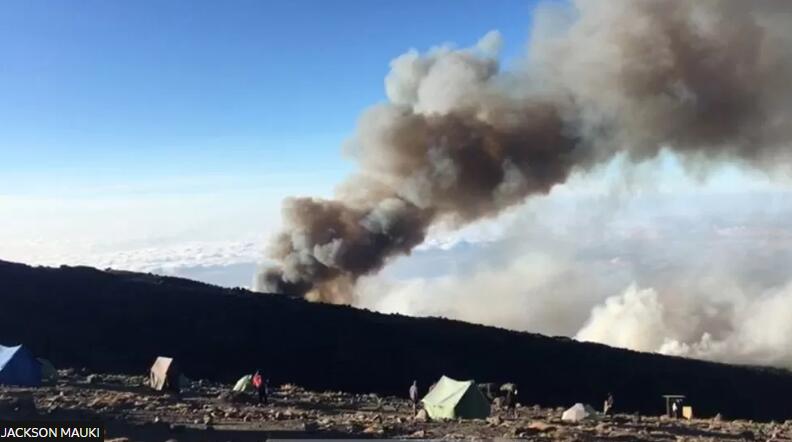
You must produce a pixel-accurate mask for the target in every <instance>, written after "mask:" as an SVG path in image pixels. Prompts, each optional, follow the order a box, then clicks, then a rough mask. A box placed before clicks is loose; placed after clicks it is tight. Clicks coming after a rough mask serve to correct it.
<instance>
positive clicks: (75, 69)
mask: <svg viewBox="0 0 792 442" xmlns="http://www.w3.org/2000/svg"><path fill="white" fill-rule="evenodd" d="M535 5H536V2H534V1H526V0H519V1H515V0H500V1H498V2H497V7H493V4H491V3H489V2H483V1H479V0H448V1H432V2H422V1H407V2H387V1H343V2H325V1H318V0H317V1H307V0H304V1H287V2H281V1H278V2H275V1H249V0H234V1H232V2H216V1H192V0H191V1H181V0H168V1H159V0H157V1H152V0H141V1H105V0H102V1H93V0H86V1H81V2H68V1H60V0H51V1H40V0H9V1H4V2H0V55H2V56H0V97H2V100H0V122H2V123H0V125H2V130H0V259H2V258H6V259H15V260H21V261H26V262H31V263H46V264H57V263H62V262H65V263H88V264H94V265H99V264H101V263H107V262H110V263H111V264H113V265H118V266H121V267H123V266H131V267H135V268H138V267H141V266H140V265H138V264H136V262H137V261H135V262H132V263H126V261H124V260H123V259H122V260H120V261H118V260H116V255H117V254H126V253H127V252H128V251H129V250H135V251H136V252H134V253H133V254H134V255H135V256H137V257H141V256H146V258H145V259H144V261H147V260H148V259H149V258H148V256H161V255H166V256H170V255H177V256H182V257H183V256H184V255H185V252H184V251H185V250H194V249H195V248H196V247H198V248H200V247H203V246H199V245H195V244H196V243H205V242H215V243H217V244H219V245H218V246H217V247H218V248H220V249H223V250H226V248H228V247H231V248H232V249H234V250H237V249H239V250H237V252H229V253H230V254H233V253H238V254H240V255H242V256H244V257H245V259H247V260H248V261H251V260H252V259H253V256H254V255H255V256H260V255H261V250H262V249H263V246H262V243H263V241H264V238H266V237H268V236H269V235H271V234H272V233H273V231H274V230H275V229H276V228H277V225H278V223H279V213H280V202H281V200H282V199H283V198H284V197H286V196H289V195H318V196H329V195H331V194H332V192H333V188H334V186H335V185H336V184H337V183H338V182H340V181H341V180H342V179H343V177H344V176H346V175H347V174H348V173H349V172H350V171H352V170H353V169H354V165H353V164H351V163H350V162H349V161H348V160H347V159H345V158H344V157H343V156H342V154H341V146H342V144H343V142H344V140H345V139H346V138H347V137H349V136H350V135H351V134H352V131H353V130H354V127H355V124H356V121H357V118H358V115H359V114H360V112H361V111H362V110H363V109H365V108H366V107H367V106H370V105H372V104H375V103H377V102H378V101H381V100H383V99H384V97H385V95H384V86H383V79H384V77H385V74H386V73H387V72H388V69H389V62H390V60H392V59H393V58H395V57H396V56H398V55H400V54H402V53H404V52H405V51H407V50H408V49H410V48H417V49H419V50H426V49H428V48H430V47H432V46H436V45H440V44H444V43H454V44H457V45H460V46H468V45H471V44H473V43H475V42H476V41H477V40H478V39H479V38H480V37H481V36H482V35H484V34H485V33H486V32H488V31H490V30H492V29H497V30H499V31H500V32H501V33H502V35H503V36H504V40H505V45H504V50H503V56H504V60H508V59H511V58H514V57H515V56H517V55H518V54H520V53H521V52H522V51H523V47H524V44H525V42H526V40H527V36H528V34H529V31H530V21H531V11H532V10H533V8H534V7H535ZM229 243H232V244H235V245H231V246H229ZM251 244H253V245H251ZM235 247H236V249H235ZM141 250H143V251H144V252H139V251H141ZM174 250H175V251H174ZM108 254H110V255H109V257H108ZM114 254H116V255H114ZM125 256H126V255H125ZM152 259H154V258H152ZM154 261H156V259H154ZM191 262H196V261H195V260H191ZM197 262H199V263H200V259H198V260H197ZM154 265H156V264H154ZM142 267H145V266H142Z"/></svg>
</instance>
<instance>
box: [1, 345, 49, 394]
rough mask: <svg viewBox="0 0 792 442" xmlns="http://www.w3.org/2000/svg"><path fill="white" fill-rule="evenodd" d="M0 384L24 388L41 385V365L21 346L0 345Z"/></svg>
mask: <svg viewBox="0 0 792 442" xmlns="http://www.w3.org/2000/svg"><path fill="white" fill-rule="evenodd" d="M0 384H5V385H20V386H24V387H35V386H38V385H41V364H40V363H39V361H37V360H36V358H35V357H33V354H32V353H31V352H30V351H29V350H28V349H27V348H25V347H23V346H21V345H17V346H16V347H3V346H2V345H0Z"/></svg>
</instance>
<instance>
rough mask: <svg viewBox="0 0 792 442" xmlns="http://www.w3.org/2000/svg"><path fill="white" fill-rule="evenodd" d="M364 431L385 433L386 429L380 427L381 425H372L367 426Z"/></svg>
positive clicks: (367, 432) (366, 432)
mask: <svg viewBox="0 0 792 442" xmlns="http://www.w3.org/2000/svg"><path fill="white" fill-rule="evenodd" d="M363 433H365V434H383V433H385V430H383V429H382V427H380V426H379V425H372V426H370V427H366V429H365V430H363Z"/></svg>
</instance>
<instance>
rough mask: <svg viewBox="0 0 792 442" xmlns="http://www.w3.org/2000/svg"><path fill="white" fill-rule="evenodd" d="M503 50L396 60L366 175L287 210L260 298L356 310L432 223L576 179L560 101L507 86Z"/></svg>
mask: <svg viewBox="0 0 792 442" xmlns="http://www.w3.org/2000/svg"><path fill="white" fill-rule="evenodd" d="M499 44H500V37H499V36H498V34H496V33H490V34H488V35H487V36H485V37H484V38H483V39H482V40H481V41H480V42H479V43H478V45H477V46H476V47H474V48H471V49H465V50H449V49H440V50H436V51H434V52H432V53H430V54H428V55H425V56H420V55H419V54H417V53H416V52H408V53H407V54H405V55H403V56H401V57H399V58H397V59H396V60H394V61H393V62H392V64H391V67H392V71H391V73H390V74H389V75H388V78H387V79H386V87H387V92H388V97H389V99H390V102H389V103H386V104H382V105H379V106H376V107H373V108H371V109H369V110H368V111H367V112H366V113H365V114H364V115H363V116H362V118H361V120H360V124H359V127H358V132H357V135H356V138H355V142H354V145H353V147H352V151H353V152H352V153H353V154H354V155H355V156H356V158H357V160H358V161H359V163H360V166H361V172H360V174H359V175H357V176H355V177H352V178H351V179H350V180H349V181H348V182H347V183H346V185H345V186H344V188H343V189H342V190H341V191H340V192H339V195H338V197H337V199H335V200H332V201H327V200H319V199H313V198H294V199H289V200H287V201H286V202H285V204H284V210H283V212H284V218H285V223H286V226H287V228H286V230H285V231H284V232H282V233H281V234H280V235H279V236H278V237H277V238H276V239H275V240H274V242H273V244H272V245H271V247H270V250H269V253H270V256H271V257H272V258H274V259H275V260H277V261H278V262H279V263H280V266H278V267H276V268H270V269H266V270H265V271H263V272H262V273H261V274H260V275H258V280H257V289H258V290H260V291H266V292H277V293H289V294H296V295H309V297H311V298H312V299H318V300H322V301H327V302H350V301H351V299H352V298H351V296H352V294H353V286H354V284H355V282H356V281H357V279H358V278H359V277H360V276H362V275H366V274H370V273H373V272H376V271H378V270H380V269H381V268H382V267H383V266H384V265H385V264H386V263H387V261H388V259H389V258H390V257H393V256H395V255H401V254H408V253H410V251H411V250H412V249H413V248H414V247H415V246H417V245H419V244H421V243H422V242H423V241H424V239H425V237H426V232H427V230H428V228H429V227H430V226H431V225H432V224H433V223H435V222H438V221H441V220H442V221H446V222H450V223H455V224H458V225H459V224H464V223H467V222H471V221H474V220H477V219H481V218H482V217H486V216H492V215H496V214H497V213H499V212H500V211H501V210H502V209H503V208H505V207H508V206H511V205H514V204H517V203H519V202H521V201H522V200H523V199H524V198H525V197H526V196H527V195H530V194H533V193H537V192H547V191H549V190H550V188H551V187H552V186H553V185H554V184H555V183H558V182H562V181H564V180H565V179H566V177H567V175H568V174H569V171H570V169H571V167H572V164H573V163H574V161H573V159H572V152H573V150H574V146H575V142H574V140H573V138H572V137H569V136H567V135H565V132H564V123H563V121H562V119H561V117H560V115H559V114H558V112H557V110H556V107H555V106H554V105H553V104H552V103H546V102H543V101H542V100H538V99H534V98H527V97H526V98H521V99H513V98H509V97H507V96H506V95H504V94H503V93H502V92H503V91H500V90H499V88H498V86H497V85H496V84H495V82H496V81H497V80H498V79H499V74H498V65H497V61H496V55H497V46H499ZM441 86H442V87H441Z"/></svg>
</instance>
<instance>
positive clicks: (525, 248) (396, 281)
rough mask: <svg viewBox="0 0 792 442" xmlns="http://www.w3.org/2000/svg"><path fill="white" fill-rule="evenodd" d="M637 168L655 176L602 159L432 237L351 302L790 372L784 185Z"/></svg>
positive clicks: (791, 230) (791, 287) (668, 165)
mask: <svg viewBox="0 0 792 442" xmlns="http://www.w3.org/2000/svg"><path fill="white" fill-rule="evenodd" d="M639 167H640V168H644V167H645V168H647V169H649V170H662V171H663V172H662V173H659V174H649V175H644V174H641V173H639V171H634V172H635V173H630V174H628V175H623V174H615V173H613V170H614V169H616V170H619V171H620V170H623V164H612V165H608V166H607V167H605V168H604V169H603V170H602V171H601V172H600V173H599V174H594V175H591V176H587V177H583V176H579V177H578V178H576V179H573V180H572V182H571V183H569V184H568V185H566V186H565V187H564V188H559V189H557V191H554V192H552V193H551V194H550V195H549V196H548V197H547V198H543V199H537V200H533V201H531V202H530V203H529V204H528V205H527V206H526V207H523V208H520V209H518V210H515V211H512V212H509V213H507V214H506V215H505V216H504V217H500V218H498V219H496V220H493V221H490V222H486V223H484V224H478V225H476V226H474V227H472V228H468V229H465V230H464V231H462V232H461V233H460V232H459V231H452V232H450V233H448V234H443V233H442V232H439V233H435V234H433V235H432V236H431V238H430V241H429V244H431V245H430V246H424V247H422V248H421V249H420V250H418V251H416V252H415V253H414V254H413V256H411V257H409V258H404V259H402V260H398V261H396V262H395V263H394V264H393V265H392V266H391V267H389V268H387V269H386V270H385V272H384V274H383V275H381V276H379V277H373V278H366V279H364V280H363V281H361V283H360V285H359V290H358V293H359V299H358V304H357V305H358V306H360V307H365V308H370V309H374V310H379V311H383V312H389V313H402V314H408V315H413V316H441V317H448V318H454V319H460V320H465V321H469V322H476V323H481V324H487V325H493V326H499V327H506V328H510V329H515V330H524V331H530V332H539V333H543V334H548V335H563V336H569V337H574V338H576V339H579V340H582V341H594V342H600V343H604V344H608V345H613V346H617V347H623V348H630V349H634V350H639V351H648V352H658V353H663V354H669V355H679V356H687V357H695V358H702V359H709V360H716V361H723V362H735V363H750V364H767V365H774V366H781V367H788V368H792V348H790V347H789V346H788V338H787V336H789V333H790V332H791V331H792V325H790V321H789V319H788V318H790V317H792V316H790V315H791V314H792V278H791V277H790V275H789V272H788V265H789V263H792V225H790V224H789V223H788V221H787V220H788V219H790V215H792V202H790V201H792V199H790V198H789V197H790V196H792V191H791V190H790V187H789V186H788V185H786V184H771V183H772V182H771V181H770V180H769V178H768V177H757V176H754V175H752V174H748V173H740V172H734V171H733V170H726V169H723V170H721V171H719V172H717V173H715V175H713V176H712V178H711V179H708V180H706V181H704V182H698V181H697V180H696V179H688V178H684V175H679V173H680V172H681V170H680V169H679V165H678V164H677V163H675V160H674V159H673V158H669V157H664V158H661V159H659V160H656V161H653V162H652V164H644V165H641V166H639ZM647 177H650V178H651V179H650V180H648V181H645V179H646V178H647ZM680 177H682V178H680ZM468 238H470V239H473V242H470V241H467V239H468Z"/></svg>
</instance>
